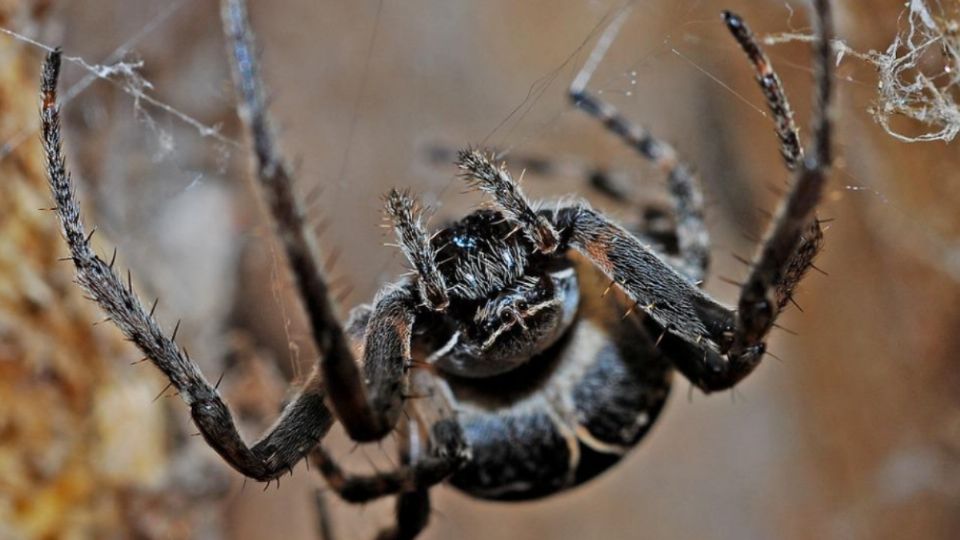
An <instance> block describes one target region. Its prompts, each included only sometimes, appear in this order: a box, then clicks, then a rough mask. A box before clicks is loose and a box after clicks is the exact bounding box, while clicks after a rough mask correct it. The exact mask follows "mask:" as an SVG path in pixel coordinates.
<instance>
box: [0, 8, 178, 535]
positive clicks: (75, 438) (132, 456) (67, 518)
mask: <svg viewBox="0 0 960 540" xmlns="http://www.w3.org/2000/svg"><path fill="white" fill-rule="evenodd" d="M2 9H3V8H2V7H0V10H2ZM5 16H6V15H5V14H3V13H0V17H5ZM0 55H2V58H3V61H2V62H0V140H2V141H16V140H17V138H18V135H19V134H22V132H23V131H24V130H32V129H35V127H36V126H37V122H38V119H37V117H36V110H37V103H36V99H37V97H36V96H37V91H36V85H37V80H38V79H37V76H38V74H37V71H38V69H37V68H38V67H39V62H40V58H39V56H38V54H37V51H36V50H35V49H33V48H30V47H28V46H27V45H24V44H22V43H19V42H15V41H13V40H8V41H5V42H4V43H2V44H0ZM28 133H29V132H28ZM22 140H23V142H22V143H20V144H19V145H18V146H17V147H16V148H15V149H14V150H13V151H12V152H10V153H9V154H6V155H5V156H4V157H3V158H2V159H0V178H3V181H2V182H0V537H3V538H92V537H98V536H102V534H103V533H104V532H106V531H109V532H110V534H111V535H113V536H117V535H119V536H130V535H131V534H130V533H132V532H133V531H134V530H136V529H139V526H138V525H137V523H135V522H134V518H131V517H130V516H129V515H128V514H129V512H128V511H127V509H128V508H130V507H131V506H136V504H137V503H136V502H135V501H136V499H137V498H138V497H150V496H153V494H155V492H156V490H158V489H159V488H161V487H162V486H160V479H161V477H162V475H163V474H164V472H165V464H166V463H167V460H168V456H167V453H168V448H167V444H166V442H165V441H167V440H169V429H170V428H169V426H168V423H167V422H166V419H165V417H166V415H167V408H168V407H169V405H168V402H167V401H165V400H164V401H162V402H159V403H155V402H153V400H152V398H153V396H154V395H155V394H156V392H158V391H159V389H160V388H162V387H163V384H164V383H163V382H161V377H160V376H159V374H158V373H157V372H156V371H155V370H153V369H151V368H149V367H147V366H142V367H139V368H134V367H131V366H130V365H129V364H130V362H131V361H133V360H135V359H136V358H137V356H136V351H135V350H134V349H133V347H132V346H131V345H130V344H128V343H126V342H124V341H123V340H122V338H121V336H120V334H119V332H117V330H116V329H115V328H113V327H111V326H107V325H101V326H93V323H94V322H95V321H97V320H98V319H100V318H101V317H102V315H100V313H99V312H98V310H97V308H96V307H95V306H94V305H93V304H92V303H90V302H88V301H86V300H84V299H83V298H82V293H81V291H80V290H79V288H78V287H76V286H75V285H74V284H73V283H72V268H71V267H70V265H69V263H67V262H62V261H58V260H57V259H58V258H60V257H62V256H63V255H64V254H65V253H66V248H65V246H64V244H63V241H62V239H61V238H60V234H59V231H58V228H57V222H56V218H55V217H54V215H53V214H52V213H51V212H49V211H42V210H40V209H41V208H44V207H49V206H51V204H52V203H51V201H50V196H49V194H48V192H47V187H46V183H45V179H44V177H43V170H42V167H41V165H40V147H39V144H38V142H37V136H36V135H35V134H33V133H29V136H27V137H25V138H23V139H22Z"/></svg>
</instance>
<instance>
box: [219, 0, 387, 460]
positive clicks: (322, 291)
mask: <svg viewBox="0 0 960 540" xmlns="http://www.w3.org/2000/svg"><path fill="white" fill-rule="evenodd" d="M222 15H223V26H224V32H225V33H226V36H227V42H228V47H229V56H230V58H231V61H232V66H233V74H234V82H235V86H236V88H237V93H238V97H239V100H240V102H239V105H238V108H239V112H240V117H241V118H242V119H243V121H244V123H245V125H246V126H247V129H248V131H249V132H250V138H251V140H252V143H253V149H254V154H255V159H256V173H257V179H258V180H259V183H260V184H261V186H262V188H263V193H264V195H265V197H266V199H267V203H268V206H269V207H270V211H271V213H272V214H273V217H274V220H275V221H276V226H277V230H278V233H279V236H280V239H281V241H282V243H283V246H284V249H285V250H286V253H287V258H288V260H289V261H290V267H291V270H292V271H293V274H294V276H295V278H296V283H297V288H298V291H299V293H300V298H301V299H302V301H303V303H304V306H305V308H306V311H307V315H308V317H309V320H310V326H311V329H312V333H313V338H314V341H315V342H316V344H317V348H318V349H319V351H320V354H321V359H320V361H319V366H318V370H319V372H320V373H321V374H322V379H323V381H324V385H325V387H326V391H327V394H328V399H329V401H330V404H331V405H332V407H333V409H334V411H335V412H336V415H337V418H338V419H339V420H340V421H341V422H342V423H343V424H344V427H345V428H346V430H347V432H348V433H349V434H350V437H351V438H353V439H354V440H357V441H370V440H377V439H379V438H381V437H383V436H384V435H386V434H387V433H389V431H390V429H391V428H392V427H393V424H392V422H393V421H395V418H390V416H389V415H388V414H385V412H384V411H381V410H378V409H377V408H376V406H375V403H374V402H375V401H376V397H377V396H371V395H370V393H369V392H370V389H369V388H367V386H366V385H365V384H364V378H363V375H362V374H361V371H360V367H359V366H358V364H357V362H356V359H355V357H354V355H353V353H352V351H351V349H350V344H349V341H348V339H347V337H346V335H345V334H344V331H343V327H342V325H341V323H340V321H339V320H338V318H337V316H336V314H335V309H334V305H333V300H332V298H331V296H330V291H329V285H328V283H327V281H326V280H325V278H324V276H323V272H322V270H321V267H320V264H319V261H320V260H321V259H320V257H319V256H318V250H317V246H316V239H315V238H314V236H313V234H312V233H311V231H310V229H309V227H308V226H307V224H306V220H305V218H304V205H303V202H302V201H301V199H300V198H298V197H297V195H296V193H295V189H294V185H293V178H292V174H291V172H290V167H289V165H288V164H287V162H286V161H285V160H284V159H283V157H282V156H281V154H280V152H279V150H278V149H277V146H276V142H275V140H274V136H273V131H272V129H271V126H270V121H269V118H268V115H267V110H266V103H265V97H264V95H265V94H264V90H263V84H262V82H261V79H260V74H259V67H258V65H257V58H256V48H255V47H254V43H253V31H252V30H251V28H250V23H249V21H248V19H247V11H246V5H245V3H244V1H243V0H224V1H223V7H222ZM395 382H397V381H393V380H391V381H384V383H385V384H387V385H388V386H389V385H392V384H393V383H395Z"/></svg>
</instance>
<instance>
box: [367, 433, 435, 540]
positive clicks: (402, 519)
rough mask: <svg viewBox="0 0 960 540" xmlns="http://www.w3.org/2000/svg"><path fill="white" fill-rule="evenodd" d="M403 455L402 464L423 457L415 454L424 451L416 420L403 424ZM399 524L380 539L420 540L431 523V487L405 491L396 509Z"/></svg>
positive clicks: (384, 530)
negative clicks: (419, 536)
mask: <svg viewBox="0 0 960 540" xmlns="http://www.w3.org/2000/svg"><path fill="white" fill-rule="evenodd" d="M401 426H402V429H400V430H399V431H400V432H401V438H400V444H399V448H398V450H399V454H400V463H401V464H402V465H404V466H409V465H410V463H411V462H413V461H415V459H416V458H418V457H419V456H416V455H414V454H415V453H417V451H418V450H419V448H420V446H421V445H420V444H418V443H419V442H420V441H419V437H420V433H419V426H418V422H417V421H415V420H414V419H413V418H411V419H410V421H408V422H403V423H402V424H401ZM394 515H395V516H396V524H395V525H394V526H392V527H387V528H385V529H383V530H381V531H380V532H379V534H377V537H376V538H377V540H399V539H408V538H409V539H412V538H416V537H417V535H418V534H420V533H421V532H422V531H423V530H424V529H426V528H427V524H428V523H429V521H430V488H429V487H421V488H417V489H413V490H411V491H404V492H402V493H400V494H399V495H398V496H397V501H396V506H395V509H394Z"/></svg>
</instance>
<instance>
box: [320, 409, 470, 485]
mask: <svg viewBox="0 0 960 540" xmlns="http://www.w3.org/2000/svg"><path fill="white" fill-rule="evenodd" d="M430 431H431V434H432V436H431V448H432V449H433V451H432V452H431V453H430V454H429V455H424V456H413V459H412V460H411V462H410V463H409V464H403V465H400V466H399V467H398V468H397V469H395V470H393V471H386V472H381V473H375V474H369V475H359V474H349V473H346V472H344V470H343V469H342V468H341V467H340V465H338V464H337V463H336V461H335V460H334V459H333V457H332V456H330V454H329V453H328V452H327V451H326V449H324V448H323V446H322V445H318V446H317V447H316V448H314V449H313V451H312V452H311V453H310V462H311V463H312V464H313V465H315V466H316V467H317V470H319V471H320V473H321V474H322V475H323V477H324V478H325V479H326V481H327V484H328V485H329V486H330V488H331V489H332V490H333V491H335V492H336V493H337V494H338V495H340V497H341V498H343V500H345V501H348V502H352V503H364V502H367V501H371V500H374V499H379V498H381V497H385V496H387V495H396V494H401V493H409V492H416V491H420V490H426V489H428V488H430V487H432V486H435V485H437V484H439V483H440V482H443V481H444V480H446V479H447V477H449V476H450V475H451V474H453V473H454V472H456V471H457V469H459V468H460V466H461V465H462V464H463V463H464V460H465V459H466V457H467V455H468V454H467V453H466V451H465V448H466V443H465V440H464V435H463V431H462V430H461V429H460V425H459V424H457V422H456V421H455V420H453V419H445V420H441V421H439V422H437V423H435V424H434V425H433V426H432V427H431V430H430Z"/></svg>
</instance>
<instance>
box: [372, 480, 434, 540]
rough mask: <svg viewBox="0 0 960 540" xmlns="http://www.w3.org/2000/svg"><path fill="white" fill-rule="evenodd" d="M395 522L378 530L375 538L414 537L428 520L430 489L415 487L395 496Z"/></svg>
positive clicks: (403, 538)
mask: <svg viewBox="0 0 960 540" xmlns="http://www.w3.org/2000/svg"><path fill="white" fill-rule="evenodd" d="M396 516H397V524H396V526H394V527H390V528H387V529H384V530H382V531H380V533H379V534H378V535H377V540H408V539H413V538H416V537H417V535H418V534H420V533H421V532H422V531H423V530H424V529H426V528H427V523H428V522H429V521H430V490H429V489H426V488H424V489H415V490H413V491H407V492H404V493H401V494H400V495H399V496H398V497H397V507H396Z"/></svg>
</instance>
